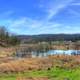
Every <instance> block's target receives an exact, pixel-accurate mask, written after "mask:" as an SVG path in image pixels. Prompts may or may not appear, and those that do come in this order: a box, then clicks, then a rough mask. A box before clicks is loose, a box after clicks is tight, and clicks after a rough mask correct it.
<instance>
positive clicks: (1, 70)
mask: <svg viewBox="0 0 80 80" xmlns="http://www.w3.org/2000/svg"><path fill="white" fill-rule="evenodd" d="M39 78H40V79H39ZM0 80H80V56H79V55H78V56H70V55H53V56H48V57H45V58H29V59H19V60H16V61H10V60H9V62H3V63H1V64H0Z"/></svg>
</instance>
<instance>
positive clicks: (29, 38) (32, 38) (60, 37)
mask: <svg viewBox="0 0 80 80" xmlns="http://www.w3.org/2000/svg"><path fill="white" fill-rule="evenodd" d="M17 38H18V39H20V40H21V41H24V42H39V41H73V42H74V41H77V40H80V34H41V35H18V36H17Z"/></svg>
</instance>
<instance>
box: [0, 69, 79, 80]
mask: <svg viewBox="0 0 80 80" xmlns="http://www.w3.org/2000/svg"><path fill="white" fill-rule="evenodd" d="M20 76H21V77H49V78H50V80H80V68H77V69H73V70H67V69H60V68H53V69H51V70H41V71H28V72H25V73H18V74H1V75H0V80H16V77H20Z"/></svg>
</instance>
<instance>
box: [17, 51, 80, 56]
mask: <svg viewBox="0 0 80 80" xmlns="http://www.w3.org/2000/svg"><path fill="white" fill-rule="evenodd" d="M55 54H68V55H80V50H47V51H31V52H27V51H17V52H16V56H17V57H45V56H48V55H55Z"/></svg>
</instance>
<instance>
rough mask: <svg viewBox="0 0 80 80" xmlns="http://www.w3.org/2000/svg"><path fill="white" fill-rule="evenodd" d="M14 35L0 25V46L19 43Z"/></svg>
mask: <svg viewBox="0 0 80 80" xmlns="http://www.w3.org/2000/svg"><path fill="white" fill-rule="evenodd" d="M19 42H20V41H19V39H18V38H17V36H16V35H13V34H11V33H10V32H9V31H8V30H7V29H6V28H5V27H4V26H0V46H12V45H17V44H19Z"/></svg>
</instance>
